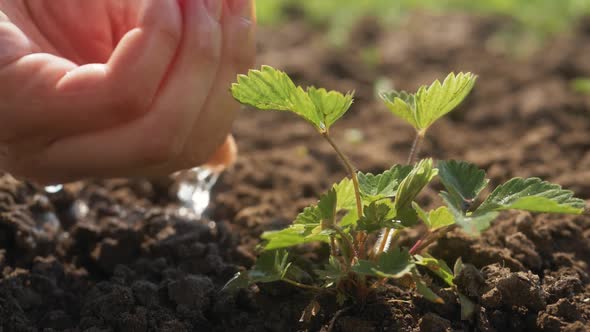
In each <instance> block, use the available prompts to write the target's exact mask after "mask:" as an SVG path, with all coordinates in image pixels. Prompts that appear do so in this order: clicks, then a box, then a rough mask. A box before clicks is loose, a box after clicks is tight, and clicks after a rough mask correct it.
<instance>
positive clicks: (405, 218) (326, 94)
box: [226, 66, 585, 316]
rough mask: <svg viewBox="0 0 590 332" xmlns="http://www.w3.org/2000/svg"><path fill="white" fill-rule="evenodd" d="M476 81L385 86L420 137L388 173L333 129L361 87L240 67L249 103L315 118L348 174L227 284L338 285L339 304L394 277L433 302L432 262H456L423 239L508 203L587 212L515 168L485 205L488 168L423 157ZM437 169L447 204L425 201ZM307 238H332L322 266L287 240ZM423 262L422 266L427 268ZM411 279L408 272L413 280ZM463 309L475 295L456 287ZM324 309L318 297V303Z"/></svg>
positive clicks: (239, 88)
mask: <svg viewBox="0 0 590 332" xmlns="http://www.w3.org/2000/svg"><path fill="white" fill-rule="evenodd" d="M475 81H476V77H475V76H474V75H472V74H470V73H465V74H464V73H460V74H458V75H454V74H450V75H449V76H447V78H446V79H445V80H444V81H443V82H442V83H441V82H439V81H435V82H434V83H433V84H432V85H430V86H423V87H421V88H420V89H419V90H418V92H417V93H415V94H409V93H406V92H396V91H392V92H389V93H384V94H382V96H381V97H382V99H383V100H384V102H385V104H386V105H387V107H388V108H389V109H390V110H391V112H392V113H393V114H395V115H397V116H399V117H401V118H402V119H404V120H405V121H407V122H408V123H410V124H411V125H412V126H413V127H414V128H415V129H416V140H415V143H414V147H413V148H412V152H411V154H410V157H409V159H408V164H407V165H394V166H392V167H391V168H390V169H388V170H386V171H385V172H383V173H380V174H370V173H363V172H358V171H357V170H356V169H355V167H354V166H353V165H352V163H351V161H350V160H349V159H348V157H346V156H345V155H344V153H343V152H342V151H341V150H340V149H339V147H338V145H337V144H336V142H334V140H333V139H332V136H331V135H330V128H331V126H332V125H333V124H334V123H335V122H336V121H337V120H338V119H339V118H340V117H342V116H343V115H344V114H345V113H346V111H348V109H349V108H350V106H351V105H352V102H353V94H352V93H348V94H341V93H339V92H336V91H326V90H325V89H316V88H314V87H309V88H307V89H305V90H304V89H303V88H301V87H299V86H296V85H295V84H294V83H293V81H292V80H291V79H290V78H289V77H288V76H287V74H285V73H284V72H281V71H279V70H276V69H274V68H271V67H269V66H263V67H262V68H261V70H251V71H250V72H249V73H248V75H241V76H239V77H238V82H237V83H235V84H233V86H232V88H231V92H232V94H233V96H234V98H235V99H237V100H238V101H239V102H241V103H242V104H245V105H249V106H252V107H255V108H258V109H261V110H278V111H289V112H292V113H295V114H297V115H298V116H300V117H302V118H303V119H305V120H306V121H308V122H309V123H311V124H312V125H313V126H314V127H315V129H316V130H317V131H318V133H319V134H320V135H321V136H322V137H323V138H324V139H325V140H326V141H327V143H328V144H330V145H331V146H332V148H333V149H334V151H335V153H336V154H337V155H338V157H339V158H340V160H341V161H342V163H343V165H344V167H345V169H346V171H347V172H348V177H347V178H345V179H343V180H342V181H340V182H339V183H336V184H334V185H333V186H332V188H331V189H330V190H328V191H327V192H326V193H325V194H324V195H322V196H321V197H320V199H319V201H318V203H317V204H316V205H312V206H310V207H307V208H305V209H304V210H303V211H302V212H301V213H300V214H299V215H298V216H297V218H296V219H295V221H294V222H293V224H292V225H291V226H289V227H287V228H286V229H283V230H280V231H272V232H266V233H264V234H263V235H262V239H263V244H262V245H261V249H262V253H261V255H260V257H259V258H258V260H257V262H256V264H255V265H254V267H252V269H251V270H249V271H246V272H240V273H238V274H237V275H236V276H235V277H234V278H233V279H232V280H230V281H229V282H228V284H227V285H226V288H228V289H232V288H236V287H247V286H249V285H251V284H253V283H264V282H274V281H279V280H282V281H284V282H287V283H290V284H292V285H294V286H297V287H301V288H304V289H307V290H310V291H314V292H322V291H325V292H333V293H334V294H335V295H336V298H337V299H338V300H339V302H340V303H341V304H343V303H344V302H345V301H358V302H364V301H365V300H366V298H367V296H368V295H369V294H370V292H375V291H377V290H378V289H379V288H380V286H382V285H384V284H385V283H386V282H388V281H389V280H392V279H400V278H404V279H403V280H404V281H406V282H405V283H404V284H410V285H411V286H413V287H415V289H416V290H417V291H418V292H419V293H420V294H422V295H423V296H425V297H426V298H427V299H429V300H431V301H434V302H439V303H440V302H442V301H443V300H442V298H441V297H440V296H438V295H437V294H436V293H435V292H434V291H432V290H431V289H430V287H429V282H428V281H427V280H429V279H427V278H423V274H424V273H425V272H426V271H430V273H432V274H434V275H436V276H438V277H440V278H441V280H442V281H443V282H444V283H446V284H447V285H448V286H449V287H454V285H453V278H454V274H456V273H457V272H458V271H460V270H461V269H462V262H460V261H459V262H457V263H456V264H455V269H454V271H453V270H451V269H450V268H449V266H448V265H447V264H446V263H445V262H444V261H442V260H438V259H436V258H434V257H431V256H430V255H428V253H426V252H425V249H426V248H427V247H428V245H429V244H431V243H433V242H434V241H436V240H437V239H439V238H440V237H441V236H443V235H444V234H445V233H447V232H448V231H450V230H451V229H453V228H455V227H462V228H463V229H465V230H466V231H467V232H469V233H471V234H478V233H479V232H481V231H483V230H485V229H486V228H488V227H489V225H490V223H491V222H492V221H493V220H494V219H495V218H496V217H497V216H498V214H499V212H500V211H503V210H509V209H516V210H526V211H532V212H549V213H570V214H581V213H582V212H583V210H584V206H585V203H584V201H583V200H581V199H577V198H574V197H573V193H572V192H571V191H567V190H563V189H561V187H560V186H559V185H555V184H550V183H548V182H545V181H542V180H541V179H538V178H529V179H523V178H514V179H512V180H510V181H508V182H506V183H505V184H503V185H500V186H499V187H497V188H496V189H495V190H494V191H493V192H492V193H491V194H490V195H489V196H488V197H487V198H486V199H484V200H483V202H482V203H481V204H480V205H479V206H477V207H476V206H475V204H474V203H475V202H476V201H477V199H478V196H479V194H480V192H481V191H482V190H483V189H484V188H486V187H487V185H488V180H487V179H486V177H485V171H483V170H480V169H479V168H478V167H477V166H475V165H473V164H470V163H468V162H464V161H453V160H451V161H438V162H437V163H436V167H435V163H434V161H433V160H432V159H423V160H420V161H419V162H417V163H415V162H414V160H415V158H416V156H417V152H418V148H419V143H420V141H421V139H422V138H423V137H424V136H425V134H426V132H427V130H428V128H430V126H432V124H433V123H435V122H436V120H438V119H439V118H441V117H442V116H444V115H445V114H447V113H449V112H450V111H452V110H453V109H454V108H455V107H456V106H458V105H459V104H460V103H461V102H462V101H463V99H465V97H466V96H467V95H468V94H469V92H470V91H471V89H472V88H473V86H474V84H475ZM435 177H438V178H439V179H440V181H441V182H442V184H443V186H444V187H445V189H446V191H443V192H441V193H440V195H441V196H442V198H443V200H444V202H445V206H441V207H438V208H436V209H434V210H431V211H425V210H423V209H422V207H420V206H419V205H418V204H417V203H416V202H415V200H416V198H417V197H418V195H419V194H420V192H421V191H422V190H423V189H424V188H425V187H426V186H427V185H428V184H429V183H430V182H431V181H432V180H433V179H434V178H435ZM420 221H422V223H424V225H425V226H426V228H427V232H426V234H425V235H424V236H423V237H422V238H421V239H420V240H418V241H417V242H416V243H415V244H414V245H413V246H412V247H411V248H403V247H401V246H400V245H399V243H397V241H396V239H397V235H398V234H399V232H400V231H401V230H403V229H405V228H410V227H415V226H417V225H418V223H419V222H420ZM309 242H324V243H326V244H327V245H328V246H329V247H330V253H331V255H330V256H329V259H328V261H327V262H324V263H323V265H322V267H321V268H319V269H316V270H313V272H312V269H309V268H308V269H305V270H304V269H302V268H299V267H297V266H295V265H294V264H293V263H292V261H291V260H290V256H289V252H288V249H289V248H291V247H294V246H298V245H301V244H305V243H309ZM419 267H420V268H419ZM408 280H410V282H407V281H408ZM458 296H459V299H460V301H461V303H462V306H463V314H464V316H468V315H469V312H470V309H469V308H472V307H473V304H472V303H471V302H470V301H469V299H468V298H467V297H465V296H463V295H461V294H458ZM312 307H313V308H314V310H315V311H317V305H314V306H312Z"/></svg>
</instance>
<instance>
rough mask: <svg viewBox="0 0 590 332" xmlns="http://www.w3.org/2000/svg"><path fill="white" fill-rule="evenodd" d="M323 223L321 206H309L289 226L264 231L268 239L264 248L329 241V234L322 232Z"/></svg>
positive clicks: (264, 238) (273, 248)
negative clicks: (278, 229)
mask: <svg viewBox="0 0 590 332" xmlns="http://www.w3.org/2000/svg"><path fill="white" fill-rule="evenodd" d="M321 223H322V211H321V210H320V208H319V207H318V206H310V207H307V208H305V209H304V210H303V212H301V213H300V214H299V215H298V216H297V218H296V219H295V221H294V223H293V224H292V225H290V226H289V227H287V228H285V229H283V230H280V231H270V232H264V233H263V234H262V236H261V237H262V239H263V240H265V241H266V243H265V244H264V246H263V249H264V250H265V251H266V250H276V249H281V248H287V247H292V246H297V245H300V244H304V243H309V242H315V241H321V242H329V234H328V233H325V232H322V227H321Z"/></svg>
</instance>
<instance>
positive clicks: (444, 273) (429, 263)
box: [414, 255, 454, 287]
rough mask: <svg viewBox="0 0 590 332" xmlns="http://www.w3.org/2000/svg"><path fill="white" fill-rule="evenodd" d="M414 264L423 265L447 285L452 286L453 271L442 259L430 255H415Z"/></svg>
mask: <svg viewBox="0 0 590 332" xmlns="http://www.w3.org/2000/svg"><path fill="white" fill-rule="evenodd" d="M414 257H415V258H416V264H417V265H421V266H424V267H426V268H428V269H429V270H430V271H432V272H433V273H434V274H436V275H437V276H439V277H440V278H441V279H442V280H443V281H444V282H445V283H446V284H447V285H449V286H451V287H452V286H453V285H454V283H453V278H454V276H453V271H451V269H450V268H449V266H448V265H447V263H445V261H443V260H442V259H436V258H434V257H430V256H420V255H415V256H414Z"/></svg>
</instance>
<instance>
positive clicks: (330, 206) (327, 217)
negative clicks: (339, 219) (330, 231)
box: [318, 188, 338, 224]
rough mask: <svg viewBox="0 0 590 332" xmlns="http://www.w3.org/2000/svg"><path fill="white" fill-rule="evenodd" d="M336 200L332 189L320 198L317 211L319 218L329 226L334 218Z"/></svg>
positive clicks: (334, 191)
mask: <svg viewBox="0 0 590 332" xmlns="http://www.w3.org/2000/svg"><path fill="white" fill-rule="evenodd" d="M337 199H338V197H337V196H336V189H334V188H332V189H330V190H329V191H328V192H327V193H326V194H324V195H322V196H321V197H320V200H319V201H318V209H319V210H320V217H321V219H322V220H323V221H324V222H325V223H328V224H331V223H332V222H333V220H334V218H335V217H336V204H337Z"/></svg>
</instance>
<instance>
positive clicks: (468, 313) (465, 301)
mask: <svg viewBox="0 0 590 332" xmlns="http://www.w3.org/2000/svg"><path fill="white" fill-rule="evenodd" d="M457 296H458V297H459V303H460V304H461V320H471V317H473V314H475V303H473V301H471V299H469V298H468V297H467V296H465V295H463V294H461V293H457Z"/></svg>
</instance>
